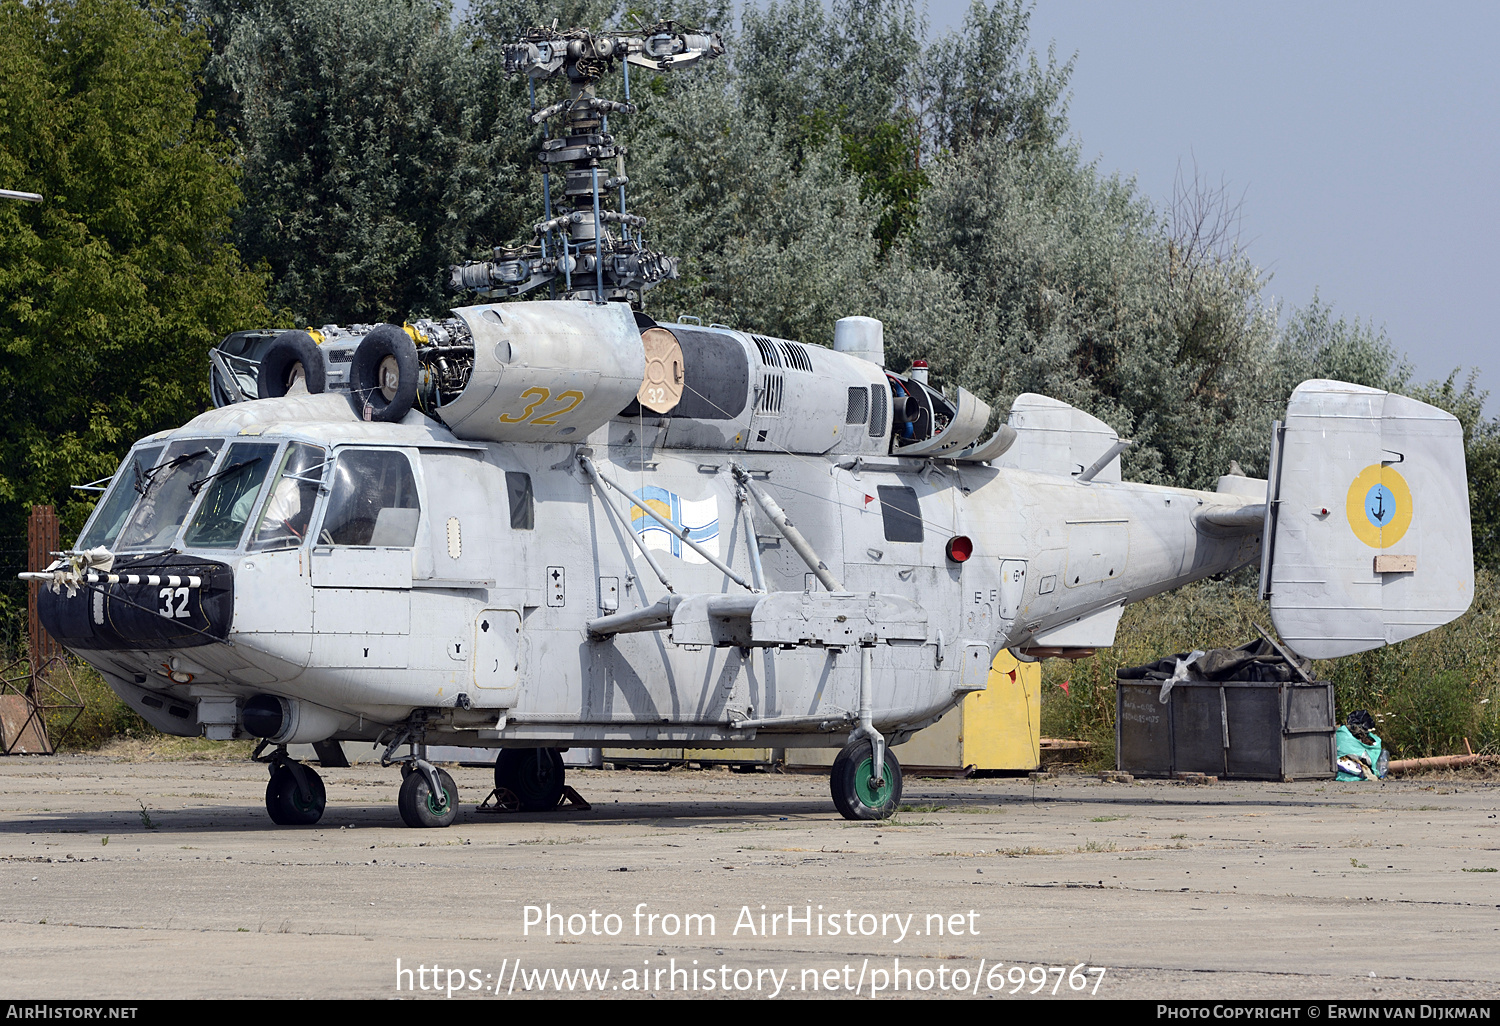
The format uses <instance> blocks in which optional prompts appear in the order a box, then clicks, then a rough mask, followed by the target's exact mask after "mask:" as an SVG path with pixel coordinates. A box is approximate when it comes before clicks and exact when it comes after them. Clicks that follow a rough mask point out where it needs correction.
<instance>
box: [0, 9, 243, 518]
mask: <svg viewBox="0 0 1500 1026" xmlns="http://www.w3.org/2000/svg"><path fill="white" fill-rule="evenodd" d="M206 55H207V47H206V44H205V42H204V39H203V37H202V34H201V33H198V32H193V31H187V30H185V29H184V27H183V26H182V24H181V23H180V21H179V20H178V19H177V17H176V15H175V13H174V11H173V9H172V8H170V7H168V6H165V5H154V4H153V5H147V6H144V7H143V6H142V5H139V4H135V3H130V2H126V0H46V2H35V3H21V2H17V0H5V2H4V3H0V108H3V109H0V180H3V181H4V182H5V184H6V185H7V186H9V187H12V188H22V189H27V190H30V191H34V192H40V193H42V194H43V196H44V197H45V200H44V202H43V203H42V204H40V205H38V206H34V207H33V206H20V205H17V204H10V203H7V204H6V205H4V206H0V398H3V402H0V420H3V427H0V511H3V517H4V522H5V523H6V524H7V525H8V526H7V527H6V528H5V530H6V531H7V532H8V533H21V532H23V531H24V528H23V527H21V526H20V525H21V524H22V523H23V521H24V516H25V509H26V507H27V506H28V505H29V504H31V503H43V502H45V503H52V504H54V505H56V506H57V507H59V512H60V513H61V516H62V521H63V530H64V533H65V534H71V533H72V532H74V531H76V530H77V529H78V528H79V527H81V524H82V520H83V519H84V518H85V517H86V516H87V514H88V511H89V509H90V508H91V507H90V500H89V498H88V497H87V496H86V495H85V494H84V493H80V492H77V491H73V490H71V488H70V486H71V485H73V484H75V483H78V482H83V481H88V480H90V479H93V478H98V477H102V476H107V475H108V474H110V473H111V472H112V471H113V470H114V469H115V465H116V463H117V462H118V460H119V459H120V457H121V455H122V454H123V451H124V450H125V448H126V447H128V446H129V445H130V444H131V443H132V442H133V441H134V440H135V439H136V438H138V437H140V436H142V435H145V434H148V433H150V432H152V431H156V430H159V429H161V428H164V427H170V426H175V425H177V424H180V423H181V422H182V421H184V420H186V419H187V418H189V417H191V416H192V415H194V414H196V413H197V412H199V410H201V409H202V408H204V406H205V405H206V404H207V400H208V395H207V385H206V380H205V378H206V374H205V371H206V367H205V363H204V352H205V350H206V349H207V348H208V347H209V346H210V345H211V344H212V343H213V342H215V341H217V340H218V339H219V338H220V337H222V336H223V335H224V334H226V333H227V332H229V331H231V330H234V329H235V328H239V327H242V326H244V325H246V324H254V323H262V322H264V321H265V319H266V317H267V313H266V310H265V307H264V304H263V297H264V292H265V287H266V281H265V276H264V275H263V274H261V273H259V272H256V271H251V270H248V269H247V268H246V267H245V265H244V264H243V262H242V261H241V259H240V257H239V255H238V253H237V252H236V251H235V248H234V247H233V246H232V245H230V244H229V242H228V241H227V236H228V234H229V228H230V211H231V210H232V209H233V207H234V206H235V205H236V204H237V203H238V202H239V200H240V192H239V189H238V187H237V184H236V178H237V172H236V169H235V164H234V160H233V153H232V150H231V149H230V147H229V146H228V145H227V143H226V142H225V141H224V140H223V139H222V138H221V137H220V136H219V135H218V134H217V132H216V131H215V130H214V127H213V125H212V123H211V122H208V121H205V120H202V119H199V118H197V117H196V116H195V111H196V106H197V103H198V101H199V97H200V92H199V86H200V83H199V79H198V74H199V71H200V69H201V68H202V66H203V61H204V58H205V57H206Z"/></svg>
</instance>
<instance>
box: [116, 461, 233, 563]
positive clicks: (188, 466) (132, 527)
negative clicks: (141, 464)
mask: <svg viewBox="0 0 1500 1026" xmlns="http://www.w3.org/2000/svg"><path fill="white" fill-rule="evenodd" d="M223 445H224V440H223V439H221V438H203V439H193V440H191V441H185V442H173V443H172V444H171V445H169V446H167V450H166V452H165V453H163V454H162V458H161V462H160V463H158V464H157V465H156V466H154V467H152V468H151V469H150V470H147V471H144V472H142V473H141V474H140V475H138V476H135V475H132V476H134V480H133V481H127V482H125V484H127V485H130V486H133V487H134V489H135V491H136V492H138V493H139V495H140V499H139V501H138V502H136V504H135V508H134V509H133V510H131V511H130V516H129V517H127V518H126V520H125V526H124V527H123V528H122V529H121V530H120V536H119V541H118V542H117V543H116V545H115V548H116V549H147V550H156V549H165V548H167V547H169V546H170V545H171V544H172V541H173V539H174V538H176V537H177V531H178V529H179V528H181V527H182V522H183V520H185V519H186V518H187V514H188V510H189V508H191V507H192V505H193V500H194V499H195V498H197V495H196V493H195V492H194V491H193V490H192V488H191V486H192V484H193V482H195V481H197V480H198V479H199V478H200V477H203V476H205V475H206V474H207V473H208V472H209V468H211V467H212V466H213V465H214V457H216V456H217V455H218V454H219V450H220V449H221V448H222V447H223Z"/></svg>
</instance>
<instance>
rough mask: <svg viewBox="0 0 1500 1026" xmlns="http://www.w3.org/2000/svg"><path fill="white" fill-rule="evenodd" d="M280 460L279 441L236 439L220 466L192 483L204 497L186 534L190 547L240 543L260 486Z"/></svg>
mask: <svg viewBox="0 0 1500 1026" xmlns="http://www.w3.org/2000/svg"><path fill="white" fill-rule="evenodd" d="M275 460H276V443H274V442H272V443H269V444H267V443H265V442H236V443H235V444H234V445H231V446H230V447H229V454H228V455H227V456H225V457H224V462H223V463H221V464H220V465H219V468H218V469H217V470H215V471H214V472H213V473H211V474H209V475H207V476H206V477H201V478H199V479H197V480H196V481H193V482H192V483H191V484H189V485H188V490H189V491H191V492H202V493H203V501H202V502H201V503H199V504H198V512H197V513H195V514H194V515H193V522H192V524H191V525H190V526H189V527H188V529H187V534H185V535H183V537H182V544H183V546H184V547H185V548H190V549H232V548H236V547H237V546H238V545H239V543H240V535H242V534H244V533H245V524H247V523H248V522H249V520H250V513H251V511H252V510H254V508H255V500H256V498H257V497H259V495H260V486H261V484H262V483H263V482H264V481H265V479H266V476H267V475H268V474H270V472H271V464H272V463H273V462H275Z"/></svg>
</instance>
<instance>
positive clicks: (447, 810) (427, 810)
mask: <svg viewBox="0 0 1500 1026" xmlns="http://www.w3.org/2000/svg"><path fill="white" fill-rule="evenodd" d="M437 776H438V782H439V783H441V784H442V785H443V791H444V792H445V793H446V794H447V796H448V804H447V805H442V806H440V805H439V803H438V797H437V795H435V794H433V793H432V785H431V784H429V783H428V782H427V774H425V773H421V772H411V773H407V774H406V775H405V777H404V778H403V779H402V781H401V793H400V794H399V795H397V797H396V808H397V809H399V810H400V811H401V819H402V820H403V821H404V822H405V823H406V825H407V826H409V827H445V826H447V825H449V824H450V823H452V822H453V821H454V820H455V819H456V818H458V785H457V784H455V783H454V782H453V778H452V777H450V776H449V775H448V774H447V772H445V771H444V770H438V771H437Z"/></svg>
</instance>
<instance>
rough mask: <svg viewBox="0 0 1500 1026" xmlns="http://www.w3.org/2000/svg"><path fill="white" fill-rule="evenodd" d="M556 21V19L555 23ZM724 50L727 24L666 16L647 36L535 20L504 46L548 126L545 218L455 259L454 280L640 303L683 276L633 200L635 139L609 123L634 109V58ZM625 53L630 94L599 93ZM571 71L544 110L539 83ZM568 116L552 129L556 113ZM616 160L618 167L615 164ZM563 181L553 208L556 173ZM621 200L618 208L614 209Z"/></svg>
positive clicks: (515, 291)
mask: <svg viewBox="0 0 1500 1026" xmlns="http://www.w3.org/2000/svg"><path fill="white" fill-rule="evenodd" d="M554 26H555V23H554ZM723 53H724V43H723V40H722V39H721V38H720V35H719V33H717V32H709V31H704V30H692V31H690V30H685V29H682V28H680V27H679V26H678V25H676V24H675V23H673V22H670V21H664V22H660V23H659V24H657V25H656V26H654V27H653V28H651V29H649V30H647V31H646V32H645V33H643V34H642V35H639V36H629V35H621V34H617V33H612V32H601V33H597V34H596V33H593V32H590V31H589V30H588V29H577V28H575V29H569V30H567V31H565V32H559V31H558V30H557V29H556V28H555V27H553V28H550V29H547V28H536V29H531V30H529V31H528V32H526V33H525V34H524V35H522V36H521V37H520V39H519V41H517V42H515V43H507V44H506V46H505V70H506V72H507V73H508V74H512V75H525V76H527V78H528V80H529V81H528V83H527V84H528V86H529V92H530V94H531V116H530V118H528V120H529V121H530V122H531V124H533V125H541V126H543V127H542V144H541V147H540V149H539V150H538V151H537V155H536V159H537V163H538V164H540V165H541V168H542V200H543V220H541V221H539V222H537V223H536V224H535V225H533V226H532V233H533V235H534V236H535V237H536V241H534V242H531V243H528V244H526V245H523V246H519V247H509V248H507V247H496V248H495V250H494V257H493V259H491V260H484V261H474V262H471V263H467V264H461V265H458V266H455V267H454V268H453V269H452V272H453V277H452V284H453V287H454V288H456V289H467V290H471V291H474V292H476V293H478V294H479V295H480V296H484V297H505V296H516V295H520V294H521V293H523V292H529V291H531V290H532V289H534V288H537V287H539V286H541V285H546V286H548V290H549V292H550V293H551V295H552V297H553V298H560V299H581V300H588V301H591V302H595V303H604V302H608V301H610V300H624V301H628V302H630V303H631V304H632V305H634V306H636V307H639V306H640V302H641V294H642V293H644V292H645V291H646V290H647V289H649V288H652V287H654V286H656V285H659V284H661V283H662V282H663V281H666V280H668V279H671V278H676V277H677V259H676V258H675V257H669V256H666V255H664V254H661V253H657V252H655V251H654V250H652V249H650V248H649V247H647V246H646V244H645V241H644V237H643V234H642V229H643V228H644V227H645V224H646V219H645V218H643V217H638V216H636V215H634V214H630V213H628V212H627V211H626V207H625V186H626V185H627V184H628V183H629V181H630V180H629V179H628V178H627V177H626V176H625V154H626V153H627V152H628V147H626V146H625V145H623V144H619V143H616V142H615V137H614V136H613V135H611V134H610V132H609V115H610V114H614V113H618V114H634V113H635V111H636V108H635V105H634V104H632V103H631V102H630V66H631V65H632V64H634V65H636V66H637V67H642V68H649V69H651V70H653V71H667V70H670V69H672V68H680V67H687V66H688V65H690V64H695V63H697V62H698V61H700V60H704V59H709V60H712V59H714V58H716V57H719V56H720V55H722V54H723ZM616 61H620V62H621V63H622V66H623V69H624V74H625V99H624V100H623V101H616V100H606V99H602V98H600V97H599V96H598V95H597V94H596V89H597V87H598V84H599V79H600V78H602V77H603V76H604V75H605V74H606V73H608V72H609V71H611V70H613V68H614V65H615V62H616ZM558 74H563V75H566V76H567V79H568V99H566V100H564V101H562V102H560V103H555V104H553V105H552V106H550V107H546V108H544V109H542V110H537V107H536V84H537V82H538V81H539V80H540V81H545V80H547V79H549V78H552V77H553V76H555V75H558ZM558 117H560V118H561V119H562V124H561V128H560V133H559V135H558V136H557V137H555V138H553V137H552V135H551V132H550V131H549V129H548V122H550V121H551V120H552V119H554V118H558ZM611 162H612V163H613V172H614V173H613V174H611V173H610V171H611ZM554 175H557V176H559V177H560V178H561V179H562V182H563V188H562V196H561V197H559V198H558V200H557V203H556V209H555V210H554V205H553V195H552V177H553V176H554ZM611 201H616V202H617V204H618V208H617V209H611V207H610V204H611Z"/></svg>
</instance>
